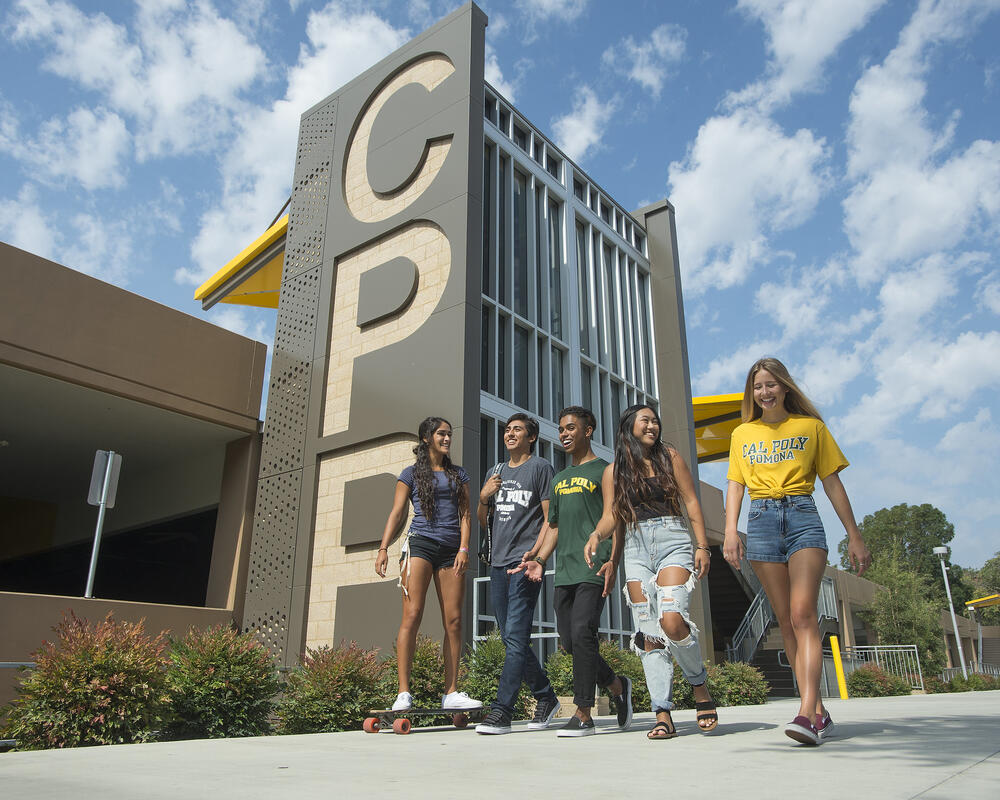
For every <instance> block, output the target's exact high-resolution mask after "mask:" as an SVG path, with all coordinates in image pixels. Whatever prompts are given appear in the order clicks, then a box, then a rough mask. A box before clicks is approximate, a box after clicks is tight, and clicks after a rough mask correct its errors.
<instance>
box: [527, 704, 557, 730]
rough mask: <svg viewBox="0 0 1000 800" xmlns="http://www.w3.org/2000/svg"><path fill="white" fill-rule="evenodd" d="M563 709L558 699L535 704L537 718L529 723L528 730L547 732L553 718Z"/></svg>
mask: <svg viewBox="0 0 1000 800" xmlns="http://www.w3.org/2000/svg"><path fill="white" fill-rule="evenodd" d="M561 707H562V706H560V705H559V699H558V698H556V697H553V698H552V699H551V700H539V701H538V703H536V704H535V716H533V717H532V718H531V722H529V723H528V729H529V730H532V731H541V730H545V729H546V728H547V727H549V723H551V722H552V718H553V717H554V716H555V715H556V714H558V713H559V709H560V708H561Z"/></svg>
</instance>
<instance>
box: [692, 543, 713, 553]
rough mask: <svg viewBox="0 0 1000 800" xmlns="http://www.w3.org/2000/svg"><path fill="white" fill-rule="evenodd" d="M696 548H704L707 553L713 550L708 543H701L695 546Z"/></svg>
mask: <svg viewBox="0 0 1000 800" xmlns="http://www.w3.org/2000/svg"><path fill="white" fill-rule="evenodd" d="M695 550H704V551H705V552H706V553H711V552H712V548H711V547H709V546H708V545H707V544H700V545H698V546H697V547H696V548H695Z"/></svg>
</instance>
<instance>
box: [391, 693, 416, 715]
mask: <svg viewBox="0 0 1000 800" xmlns="http://www.w3.org/2000/svg"><path fill="white" fill-rule="evenodd" d="M411 708H413V695H411V694H410V693H409V692H400V693H399V694H398V695H396V702H395V703H393V704H392V710H393V711H409V710H410V709H411Z"/></svg>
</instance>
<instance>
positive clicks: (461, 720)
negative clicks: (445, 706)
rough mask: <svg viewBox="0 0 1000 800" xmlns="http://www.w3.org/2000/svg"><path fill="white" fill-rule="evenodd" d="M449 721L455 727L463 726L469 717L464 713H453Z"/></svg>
mask: <svg viewBox="0 0 1000 800" xmlns="http://www.w3.org/2000/svg"><path fill="white" fill-rule="evenodd" d="M451 722H452V724H453V725H454V726H455V727H456V728H464V727H466V726H467V725H468V724H469V718H468V716H466V715H465V714H453V715H452V717H451Z"/></svg>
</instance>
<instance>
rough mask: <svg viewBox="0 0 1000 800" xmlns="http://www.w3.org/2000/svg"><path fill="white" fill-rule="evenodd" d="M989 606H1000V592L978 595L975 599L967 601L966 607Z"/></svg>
mask: <svg viewBox="0 0 1000 800" xmlns="http://www.w3.org/2000/svg"><path fill="white" fill-rule="evenodd" d="M988 606H1000V594H988V595H986V596H985V597H977V598H976V599H975V600H969V601H968V602H966V604H965V607H966V608H987V607H988Z"/></svg>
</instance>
